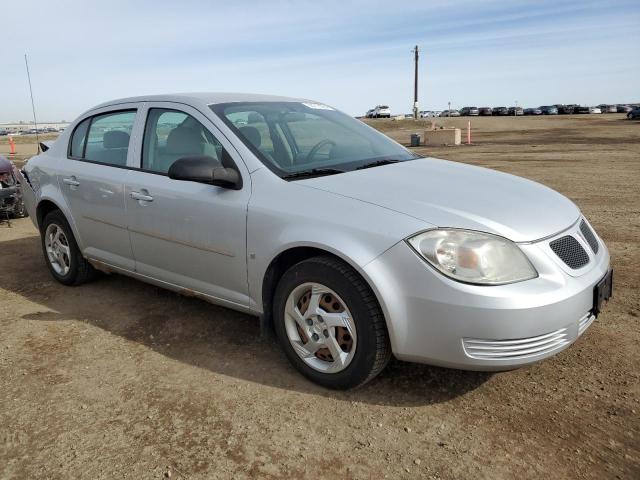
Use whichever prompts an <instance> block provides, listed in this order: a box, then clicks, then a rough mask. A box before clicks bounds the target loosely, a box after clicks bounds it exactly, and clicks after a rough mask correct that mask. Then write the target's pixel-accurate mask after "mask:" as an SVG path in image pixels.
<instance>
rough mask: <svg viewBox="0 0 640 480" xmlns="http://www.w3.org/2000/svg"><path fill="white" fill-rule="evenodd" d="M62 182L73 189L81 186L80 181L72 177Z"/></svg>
mask: <svg viewBox="0 0 640 480" xmlns="http://www.w3.org/2000/svg"><path fill="white" fill-rule="evenodd" d="M62 182H63V183H64V184H65V185H69V186H71V187H77V186H79V185H80V182H79V181H78V180H76V177H70V178H63V179H62Z"/></svg>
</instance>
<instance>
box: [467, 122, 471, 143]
mask: <svg viewBox="0 0 640 480" xmlns="http://www.w3.org/2000/svg"><path fill="white" fill-rule="evenodd" d="M467 145H471V120H469V121H468V122H467Z"/></svg>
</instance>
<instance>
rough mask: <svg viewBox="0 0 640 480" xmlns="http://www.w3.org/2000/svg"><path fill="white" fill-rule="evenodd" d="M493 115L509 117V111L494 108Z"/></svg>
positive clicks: (502, 108) (505, 108) (504, 108)
mask: <svg viewBox="0 0 640 480" xmlns="http://www.w3.org/2000/svg"><path fill="white" fill-rule="evenodd" d="M493 115H509V109H508V108H507V107H494V108H493Z"/></svg>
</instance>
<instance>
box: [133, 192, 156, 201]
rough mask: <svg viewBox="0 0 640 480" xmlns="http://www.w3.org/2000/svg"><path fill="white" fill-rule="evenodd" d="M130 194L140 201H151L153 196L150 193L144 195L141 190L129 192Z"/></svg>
mask: <svg viewBox="0 0 640 480" xmlns="http://www.w3.org/2000/svg"><path fill="white" fill-rule="evenodd" d="M130 195H131V198H133V199H134V200H140V201H142V202H153V197H152V196H151V195H145V194H144V193H141V192H131V193H130Z"/></svg>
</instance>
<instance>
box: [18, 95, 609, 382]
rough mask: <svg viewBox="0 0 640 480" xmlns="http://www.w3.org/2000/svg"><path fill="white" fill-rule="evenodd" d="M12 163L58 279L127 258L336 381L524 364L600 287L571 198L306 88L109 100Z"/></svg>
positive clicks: (135, 268) (311, 374)
mask: <svg viewBox="0 0 640 480" xmlns="http://www.w3.org/2000/svg"><path fill="white" fill-rule="evenodd" d="M24 172H25V182H26V184H27V185H28V187H25V202H26V205H27V209H28V210H29V213H30V214H31V218H32V220H33V222H34V224H35V225H36V227H37V228H38V229H39V231H40V234H41V240H42V250H43V254H44V259H45V262H46V265H47V268H48V269H49V271H50V272H51V274H52V275H53V277H54V278H55V279H56V280H58V281H59V282H61V283H63V284H65V285H80V284H82V283H83V282H86V281H88V280H90V279H91V278H93V277H94V273H95V271H96V269H98V270H102V271H106V272H111V273H121V274H124V275H129V276H131V277H134V278H138V279H140V280H142V281H144V282H149V283H152V284H155V285H159V286H161V287H164V288H167V289H171V290H174V291H177V292H182V293H188V294H189V295H191V296H197V297H199V298H202V299H205V300H208V301H210V302H213V303H216V304H219V305H223V306H226V307H229V308H232V309H236V310H240V311H242V312H246V313H248V314H251V315H255V316H259V317H260V318H261V322H262V325H263V327H265V328H267V327H269V326H271V327H272V328H273V330H275V333H276V336H277V338H278V340H279V343H280V345H281V346H282V348H283V350H284V352H285V354H286V355H287V357H288V359H289V360H290V361H291V363H292V364H293V366H294V367H295V368H296V369H298V370H299V371H300V372H301V373H302V374H303V375H305V376H306V377H308V378H309V379H311V380H313V381H314V382H317V383H319V384H321V385H324V386H326V387H330V388H338V389H346V388H352V387H356V386H359V385H362V384H364V383H365V382H367V381H369V380H371V379H372V378H374V377H375V376H376V375H377V374H378V373H380V372H381V371H382V370H383V368H384V367H385V365H386V364H387V362H388V361H389V359H390V358H391V356H392V355H395V357H397V358H399V359H401V360H407V361H412V362H422V363H428V364H432V365H440V366H445V367H452V368H461V369H470V370H506V369H513V368H516V367H519V366H523V365H528V364H531V363H533V362H537V361H540V360H542V359H545V358H548V357H551V356H553V355H555V354H557V353H558V352H560V351H562V350H564V349H565V348H567V347H568V346H569V345H571V344H572V343H573V342H574V341H576V340H577V339H578V337H579V336H580V335H582V334H583V333H584V332H585V331H586V329H587V328H588V327H589V325H590V324H591V323H592V322H593V321H594V319H595V318H596V317H597V316H598V314H599V313H600V311H601V309H602V306H603V303H604V302H605V301H606V300H607V299H609V298H610V296H611V291H612V280H613V273H612V271H611V270H610V268H609V252H608V250H607V247H606V245H605V244H604V242H603V241H602V239H601V238H600V237H599V236H598V235H597V233H596V232H595V231H594V229H593V227H592V226H591V225H590V224H589V222H588V221H587V219H586V218H585V217H584V216H583V215H582V213H581V212H580V210H579V209H578V207H577V206H576V205H575V204H574V203H573V202H571V201H570V200H568V199H567V198H566V197H564V196H562V195H560V194H559V193H557V192H555V191H553V190H551V189H549V188H547V187H545V186H543V185H540V184H538V183H535V182H532V181H529V180H525V179H523V178H519V177H516V176H513V175H508V174H505V173H501V172H498V171H494V170H490V169H486V168H480V167H475V166H470V165H465V164H462V163H458V162H450V161H445V160H439V159H435V158H423V157H421V156H419V155H417V154H416V153H413V152H411V151H410V150H408V149H406V148H404V147H403V146H401V145H400V144H398V143H396V142H394V141H393V140H391V139H389V138H388V137H386V136H385V135H383V134H381V133H379V132H378V131H376V130H374V129H373V128H371V127H369V126H367V125H366V124H364V123H363V122H360V121H358V120H356V119H354V118H352V117H350V116H349V115H346V114H344V113H341V112H339V111H338V110H336V109H334V108H333V107H331V106H328V105H325V104H323V103H319V102H316V101H312V100H305V99H294V98H286V97H275V96H264V95H251V94H231V93H229V94H225V93H200V94H176V95H158V96H146V97H135V98H126V99H121V100H114V101H111V102H107V103H104V104H102V105H99V106H97V107H95V108H92V109H90V110H88V111H87V112H85V113H84V114H82V115H81V116H80V117H79V118H78V119H77V120H75V122H73V124H72V125H71V126H70V127H69V128H67V129H66V130H65V132H64V133H63V134H61V135H60V137H59V138H58V140H57V141H56V142H55V143H54V144H52V145H51V147H50V148H49V149H48V150H47V151H45V152H43V153H42V154H40V155H38V156H36V157H34V158H32V159H30V160H29V162H28V164H27V166H26V167H25V169H24Z"/></svg>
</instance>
